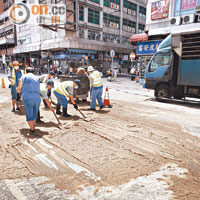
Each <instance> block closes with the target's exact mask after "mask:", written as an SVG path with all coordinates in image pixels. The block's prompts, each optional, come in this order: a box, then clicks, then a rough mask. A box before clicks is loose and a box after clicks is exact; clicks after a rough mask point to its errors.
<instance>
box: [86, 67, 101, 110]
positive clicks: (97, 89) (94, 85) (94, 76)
mask: <svg viewBox="0 0 200 200" xmlns="http://www.w3.org/2000/svg"><path fill="white" fill-rule="evenodd" d="M87 71H88V74H89V76H88V78H89V79H90V91H91V102H90V110H96V99H97V101H98V104H99V106H100V109H102V108H104V104H103V101H102V94H103V83H102V80H101V77H102V73H100V72H99V71H97V70H94V68H93V67H92V66H88V70H87Z"/></svg>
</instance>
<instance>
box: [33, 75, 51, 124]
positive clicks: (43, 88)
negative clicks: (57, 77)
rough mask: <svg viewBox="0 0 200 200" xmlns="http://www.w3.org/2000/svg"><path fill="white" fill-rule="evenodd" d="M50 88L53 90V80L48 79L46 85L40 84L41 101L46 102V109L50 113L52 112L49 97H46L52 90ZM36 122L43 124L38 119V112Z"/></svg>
mask: <svg viewBox="0 0 200 200" xmlns="http://www.w3.org/2000/svg"><path fill="white" fill-rule="evenodd" d="M52 88H54V82H53V80H51V79H49V80H48V81H47V83H42V84H40V96H41V98H42V99H43V101H45V102H46V104H47V105H48V107H49V108H50V109H51V111H52V112H54V109H53V107H52V106H51V103H50V102H49V97H48V91H49V90H50V91H51V90H52ZM36 122H39V123H41V122H43V121H41V119H40V110H39V111H38V116H37V120H36Z"/></svg>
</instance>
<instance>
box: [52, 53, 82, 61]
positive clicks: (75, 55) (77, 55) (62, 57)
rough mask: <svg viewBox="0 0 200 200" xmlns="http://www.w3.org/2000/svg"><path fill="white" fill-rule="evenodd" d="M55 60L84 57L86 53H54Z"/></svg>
mask: <svg viewBox="0 0 200 200" xmlns="http://www.w3.org/2000/svg"><path fill="white" fill-rule="evenodd" d="M52 57H53V60H65V59H72V60H76V59H84V58H85V55H81V54H61V55H53V56H52Z"/></svg>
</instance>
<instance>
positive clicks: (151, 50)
mask: <svg viewBox="0 0 200 200" xmlns="http://www.w3.org/2000/svg"><path fill="white" fill-rule="evenodd" d="M160 43H161V41H152V42H138V44H137V55H152V54H155V53H156V52H157V48H158V46H159V44H160Z"/></svg>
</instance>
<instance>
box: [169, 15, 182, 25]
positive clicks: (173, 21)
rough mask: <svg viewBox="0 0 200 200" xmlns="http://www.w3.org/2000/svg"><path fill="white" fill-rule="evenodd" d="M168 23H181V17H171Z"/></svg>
mask: <svg viewBox="0 0 200 200" xmlns="http://www.w3.org/2000/svg"><path fill="white" fill-rule="evenodd" d="M169 24H170V25H171V26H177V25H180V24H181V17H180V16H177V17H172V18H171V19H170V21H169Z"/></svg>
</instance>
